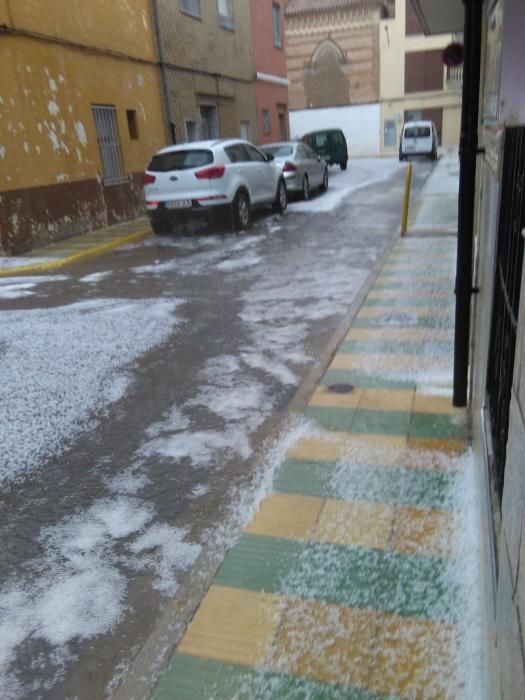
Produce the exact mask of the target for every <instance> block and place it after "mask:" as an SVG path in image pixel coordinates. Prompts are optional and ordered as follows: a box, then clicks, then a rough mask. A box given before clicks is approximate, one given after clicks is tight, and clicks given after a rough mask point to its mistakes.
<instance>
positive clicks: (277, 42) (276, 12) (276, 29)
mask: <svg viewBox="0 0 525 700" xmlns="http://www.w3.org/2000/svg"><path fill="white" fill-rule="evenodd" d="M272 17H273V45H274V46H276V47H277V48H278V49H280V48H281V47H282V45H283V42H282V37H281V6H280V5H278V4H277V3H276V2H274V3H272Z"/></svg>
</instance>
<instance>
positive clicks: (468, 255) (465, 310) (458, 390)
mask: <svg viewBox="0 0 525 700" xmlns="http://www.w3.org/2000/svg"><path fill="white" fill-rule="evenodd" d="M464 5H465V30H464V63H463V101H462V108H461V136H460V141H459V159H460V165H459V210H458V246H457V261H456V325H455V334H454V390H453V403H454V406H466V405H467V391H468V369H469V344H470V304H471V295H472V291H473V290H472V255H473V250H472V247H473V245H472V244H473V240H474V203H475V186H476V158H477V153H478V106H479V83H480V62H481V24H482V16H483V3H482V2H481V0H464Z"/></svg>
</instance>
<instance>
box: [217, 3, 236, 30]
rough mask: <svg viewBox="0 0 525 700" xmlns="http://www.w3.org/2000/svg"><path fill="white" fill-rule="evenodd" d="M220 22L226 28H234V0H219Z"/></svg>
mask: <svg viewBox="0 0 525 700" xmlns="http://www.w3.org/2000/svg"><path fill="white" fill-rule="evenodd" d="M217 5H218V10H219V24H220V25H221V27H224V28H225V29H233V26H234V23H233V0H217Z"/></svg>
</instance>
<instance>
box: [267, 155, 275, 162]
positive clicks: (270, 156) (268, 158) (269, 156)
mask: <svg viewBox="0 0 525 700" xmlns="http://www.w3.org/2000/svg"><path fill="white" fill-rule="evenodd" d="M266 160H267V161H268V163H271V162H272V160H275V156H274V155H273V153H267V154H266Z"/></svg>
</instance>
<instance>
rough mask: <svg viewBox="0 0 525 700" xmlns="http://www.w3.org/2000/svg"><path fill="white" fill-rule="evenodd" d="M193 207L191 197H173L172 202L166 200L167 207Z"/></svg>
mask: <svg viewBox="0 0 525 700" xmlns="http://www.w3.org/2000/svg"><path fill="white" fill-rule="evenodd" d="M190 207H191V199H173V200H172V201H171V202H166V209H189V208H190Z"/></svg>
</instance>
